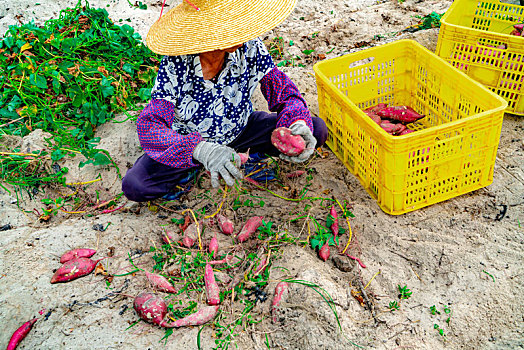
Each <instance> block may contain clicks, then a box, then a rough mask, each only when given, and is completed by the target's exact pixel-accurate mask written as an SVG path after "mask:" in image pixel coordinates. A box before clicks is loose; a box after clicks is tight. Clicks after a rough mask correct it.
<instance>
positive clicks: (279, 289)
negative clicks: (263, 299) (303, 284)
mask: <svg viewBox="0 0 524 350" xmlns="http://www.w3.org/2000/svg"><path fill="white" fill-rule="evenodd" d="M288 290H289V285H288V283H287V282H280V283H279V284H277V286H276V287H275V295H274V296H273V301H272V302H271V315H272V317H273V322H274V323H275V322H277V318H278V313H279V311H280V302H281V301H282V298H283V297H284V296H285V293H287V292H288Z"/></svg>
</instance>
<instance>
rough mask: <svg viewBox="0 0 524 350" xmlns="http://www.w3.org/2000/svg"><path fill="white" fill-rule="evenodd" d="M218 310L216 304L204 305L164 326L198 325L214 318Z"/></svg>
mask: <svg viewBox="0 0 524 350" xmlns="http://www.w3.org/2000/svg"><path fill="white" fill-rule="evenodd" d="M217 312H218V305H213V306H204V307H203V308H201V309H200V310H198V311H197V312H195V313H194V314H191V315H189V316H186V317H184V318H181V319H179V320H176V321H173V322H171V323H168V324H165V325H164V327H187V326H200V325H203V324H206V323H208V322H209V321H211V320H212V319H213V318H215V316H216V314H217Z"/></svg>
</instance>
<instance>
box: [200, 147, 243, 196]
mask: <svg viewBox="0 0 524 350" xmlns="http://www.w3.org/2000/svg"><path fill="white" fill-rule="evenodd" d="M193 158H195V159H196V160H197V161H199V162H200V163H202V165H203V166H204V168H206V170H208V171H209V172H210V173H211V185H212V186H213V187H215V188H216V187H219V186H220V183H219V182H218V175H219V174H220V175H221V176H222V178H223V179H224V180H225V181H226V183H227V184H228V185H229V186H233V185H234V184H235V179H234V178H237V179H239V180H242V178H243V176H242V173H241V172H240V170H239V169H238V168H239V167H240V156H239V155H238V154H237V153H236V152H235V150H234V149H232V148H231V147H228V146H224V145H220V144H218V143H213V142H207V141H201V142H199V143H198V145H197V146H196V147H195V150H194V151H193Z"/></svg>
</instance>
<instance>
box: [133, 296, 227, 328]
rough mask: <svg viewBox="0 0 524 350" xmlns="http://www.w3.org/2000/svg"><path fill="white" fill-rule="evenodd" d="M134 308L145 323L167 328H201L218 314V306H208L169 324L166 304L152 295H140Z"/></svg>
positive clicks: (134, 303)
mask: <svg viewBox="0 0 524 350" xmlns="http://www.w3.org/2000/svg"><path fill="white" fill-rule="evenodd" d="M133 307H134V309H135V311H136V313H137V314H138V316H140V318H141V319H143V320H144V321H146V322H149V323H152V324H155V325H157V326H160V327H166V328H175V327H185V326H199V325H202V324H205V323H207V322H209V321H211V320H212V319H213V318H214V317H215V315H216V314H217V312H218V305H216V306H206V307H203V308H202V309H200V310H198V311H197V312H195V313H194V314H191V315H189V316H186V317H184V318H181V319H179V320H176V321H173V322H168V321H165V320H164V319H165V318H166V315H167V304H166V302H165V301H164V299H162V298H161V297H160V296H158V295H156V294H152V293H141V294H139V295H138V296H137V297H136V298H135V300H134V302H133Z"/></svg>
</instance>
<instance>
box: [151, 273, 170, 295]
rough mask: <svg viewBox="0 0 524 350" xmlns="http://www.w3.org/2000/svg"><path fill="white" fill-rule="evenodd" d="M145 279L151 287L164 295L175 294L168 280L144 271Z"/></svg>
mask: <svg viewBox="0 0 524 350" xmlns="http://www.w3.org/2000/svg"><path fill="white" fill-rule="evenodd" d="M146 277H147V280H148V281H149V282H150V283H151V284H152V285H153V288H155V289H157V290H159V291H162V292H166V293H176V289H175V287H173V285H172V284H171V282H169V280H168V279H167V278H165V277H164V276H162V275H157V274H156V273H150V272H147V271H146Z"/></svg>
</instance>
